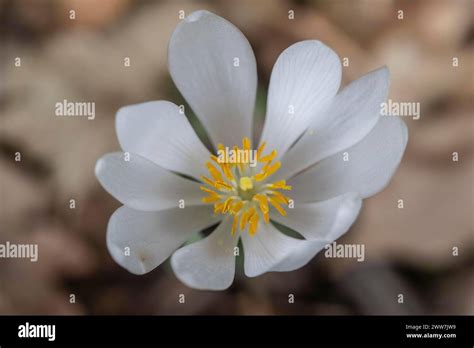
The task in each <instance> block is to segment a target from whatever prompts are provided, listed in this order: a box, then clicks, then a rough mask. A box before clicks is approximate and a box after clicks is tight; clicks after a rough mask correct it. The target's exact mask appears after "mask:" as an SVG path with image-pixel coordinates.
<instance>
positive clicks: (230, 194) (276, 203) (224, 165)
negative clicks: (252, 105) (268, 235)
mask: <svg viewBox="0 0 474 348" xmlns="http://www.w3.org/2000/svg"><path fill="white" fill-rule="evenodd" d="M217 148H218V156H214V155H212V156H211V161H208V162H207V163H206V166H207V169H208V170H209V174H210V177H211V178H208V177H205V176H202V177H201V179H202V180H203V181H204V182H205V183H206V185H203V186H201V190H202V191H204V192H205V193H206V194H207V195H206V196H205V197H204V198H203V199H202V201H203V202H204V203H210V204H214V212H215V213H219V214H228V215H232V216H233V217H234V221H233V223H232V231H231V232H232V234H234V233H235V232H236V231H237V229H240V231H245V229H246V228H247V226H248V231H249V233H250V235H254V234H255V233H256V232H257V229H258V223H259V221H260V220H263V221H264V222H265V223H269V222H270V214H269V211H270V206H271V207H273V208H274V209H275V210H276V211H278V212H279V213H280V214H281V215H282V216H285V215H286V211H285V209H284V208H283V206H287V205H288V204H289V202H290V199H289V198H288V197H286V196H285V195H283V194H282V193H281V192H280V191H281V190H291V186H288V185H287V184H286V181H285V180H279V181H276V182H273V183H267V182H266V179H267V178H268V177H270V176H271V175H272V174H274V173H275V172H276V171H277V170H278V169H279V168H280V166H281V163H280V161H276V162H273V160H274V159H275V157H276V156H277V152H276V151H275V150H273V151H272V152H271V153H270V154H268V155H265V156H263V155H262V153H263V150H264V148H265V143H262V145H260V147H259V148H258V150H251V146H250V140H249V138H244V139H243V140H242V148H239V147H238V146H234V147H232V148H228V147H224V145H222V144H219V145H218V146H217Z"/></svg>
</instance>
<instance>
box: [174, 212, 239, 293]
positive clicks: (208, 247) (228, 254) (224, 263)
mask: <svg viewBox="0 0 474 348" xmlns="http://www.w3.org/2000/svg"><path fill="white" fill-rule="evenodd" d="M231 221H232V219H230V218H229V217H227V218H225V219H224V220H223V221H222V223H221V224H220V225H219V226H218V227H217V228H216V230H215V231H214V232H212V233H211V234H210V235H209V236H208V237H207V238H205V239H202V240H200V241H198V242H196V243H193V244H190V245H187V246H185V247H183V248H181V249H179V250H177V251H176V252H175V253H174V254H173V256H172V257H171V267H173V271H174V273H175V274H176V277H178V279H179V280H181V281H182V282H183V283H184V284H186V285H187V286H189V287H192V288H195V289H201V290H224V289H227V288H228V287H229V286H230V285H231V284H232V282H233V280H234V274H235V256H234V248H235V246H236V245H237V242H238V240H239V237H238V235H237V234H236V235H234V236H233V235H232V233H231V225H232V224H231Z"/></svg>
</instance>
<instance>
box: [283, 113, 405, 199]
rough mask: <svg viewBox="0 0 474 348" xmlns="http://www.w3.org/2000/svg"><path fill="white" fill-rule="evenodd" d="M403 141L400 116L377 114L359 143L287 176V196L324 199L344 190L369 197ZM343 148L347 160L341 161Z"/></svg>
mask: <svg viewBox="0 0 474 348" xmlns="http://www.w3.org/2000/svg"><path fill="white" fill-rule="evenodd" d="M407 141H408V131H407V127H406V125H405V123H404V122H403V121H402V120H401V119H399V118H396V117H393V116H384V117H381V118H380V120H379V122H377V125H376V126H375V127H374V129H373V130H372V131H371V132H370V133H369V134H368V135H367V136H366V137H365V138H364V139H362V140H361V141H360V142H359V143H357V144H356V145H354V146H352V147H351V148H349V149H347V150H345V151H344V152H339V153H337V154H335V155H332V156H331V157H328V158H326V159H324V160H322V161H321V162H319V163H317V164H316V165H314V166H313V167H311V168H310V169H308V170H307V171H305V172H302V173H301V174H298V175H297V176H295V177H294V178H292V179H291V180H289V184H290V185H292V186H293V189H292V191H291V197H292V198H293V199H294V201H295V202H299V203H304V202H314V201H324V200H326V199H329V198H332V197H335V196H338V195H341V194H343V193H346V192H357V193H359V195H360V196H361V197H362V198H367V197H370V196H372V195H374V194H376V193H377V192H380V191H381V190H383V189H384V188H385V186H386V185H387V184H388V183H389V181H390V179H391V177H392V176H393V174H394V173H395V170H396V169H397V167H398V165H399V163H400V161H401V159H402V156H403V152H404V151H405V147H406V144H407ZM345 152H347V155H348V156H349V157H348V161H344V157H345Z"/></svg>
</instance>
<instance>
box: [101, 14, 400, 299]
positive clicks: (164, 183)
mask: <svg viewBox="0 0 474 348" xmlns="http://www.w3.org/2000/svg"><path fill="white" fill-rule="evenodd" d="M169 70H170V73H171V76H172V78H173V81H174V82H175V84H176V86H177V87H178V89H179V90H180V92H181V93H182V94H183V96H184V97H185V98H186V100H187V102H188V103H189V105H190V106H191V108H192V109H193V111H194V112H195V113H196V115H197V116H198V118H199V119H200V121H201V122H202V124H203V125H204V127H205V129H206V131H207V133H208V135H209V138H210V139H211V141H212V143H213V145H214V146H215V149H214V150H213V153H211V152H209V150H208V149H207V148H206V147H205V146H204V145H203V144H202V142H201V141H200V140H199V138H198V137H197V135H196V134H195V133H194V131H193V129H192V127H191V126H190V124H189V122H188V120H187V118H186V116H185V115H184V113H183V112H182V110H181V109H180V108H179V107H178V106H177V105H175V104H173V103H171V102H167V101H155V102H148V103H143V104H137V105H131V106H127V107H124V108H121V109H120V110H119V111H118V113H117V118H116V128H117V134H118V139H119V142H120V145H121V147H122V150H123V151H124V152H118V153H111V154H107V155H105V156H103V157H102V158H101V159H99V160H98V162H97V165H96V175H97V178H98V179H99V181H100V183H101V184H102V185H103V187H104V188H105V189H106V190H107V191H108V192H109V193H110V194H112V195H113V196H114V197H115V198H117V199H118V200H119V201H120V202H121V203H123V205H124V206H123V207H121V208H119V209H118V210H117V211H116V212H115V213H114V214H113V215H112V217H111V218H110V221H109V225H108V230H107V245H108V248H109V251H110V253H111V255H112V257H113V258H114V259H115V261H117V262H118V263H119V264H120V265H121V266H123V267H124V268H126V269H127V270H129V271H130V272H132V273H135V274H143V273H146V272H149V271H151V270H152V269H154V268H155V267H157V266H158V265H160V264H161V263H162V262H163V261H165V260H166V259H167V258H168V257H170V256H171V266H172V268H173V270H174V272H175V274H176V276H177V277H178V278H179V279H180V280H181V281H183V282H184V283H185V284H187V285H188V286H191V287H194V288H198V289H212V290H220V289H225V288H227V287H229V286H230V285H231V284H232V282H233V279H234V273H235V256H236V254H237V252H236V251H238V247H237V243H238V241H239V240H242V244H243V248H244V269H245V274H246V275H247V276H249V277H254V276H258V275H260V274H263V273H265V272H271V271H276V272H283V271H291V270H295V269H298V268H300V267H302V266H304V265H305V264H307V263H308V262H309V261H310V260H311V259H312V258H313V257H314V256H315V255H316V254H317V253H318V252H319V251H320V250H321V249H322V248H323V247H324V246H325V245H326V244H328V243H331V242H332V241H334V240H336V239H337V238H339V237H340V236H341V235H342V234H344V233H345V232H346V231H347V230H348V229H349V227H350V226H351V225H352V224H353V222H354V221H355V219H356V218H357V215H358V213H359V210H360V207H361V201H362V199H363V198H367V197H369V196H371V195H374V194H375V193H377V192H379V191H381V190H382V189H383V188H384V187H385V186H386V185H387V184H388V182H389V180H390V178H391V177H392V175H393V173H394V172H395V170H396V168H397V166H398V164H399V163H400V161H401V158H402V155H403V152H404V150H405V146H406V143H407V138H408V136H407V130H406V126H405V124H404V123H403V122H402V121H400V120H399V119H398V118H394V117H382V116H381V115H380V104H381V103H382V102H383V101H384V100H385V99H386V97H387V94H388V86H389V74H388V69H387V68H381V69H378V70H375V71H373V72H370V73H368V74H367V75H365V76H362V77H361V78H359V79H358V80H356V81H354V82H352V83H351V84H349V85H348V86H346V87H345V88H343V89H342V90H340V91H339V92H338V90H339V87H340V80H341V65H340V60H339V58H338V56H337V55H336V53H335V52H334V51H332V50H331V49H330V48H329V47H327V46H325V45H324V44H323V43H321V42H319V41H314V40H308V41H302V42H298V43H296V44H294V45H292V46H290V47H289V48H287V49H286V50H285V51H284V52H283V53H282V54H281V55H280V57H279V58H278V60H277V62H276V63H275V66H274V68H273V71H272V75H271V80H270V86H269V93H268V104H267V112H266V119H265V125H264V128H263V131H262V134H261V137H260V143H259V144H258V146H253V145H252V144H251V141H250V139H251V138H252V127H251V125H252V117H253V111H254V103H255V95H256V88H257V73H256V63H255V58H254V55H253V52H252V49H251V47H250V44H249V43H248V41H247V39H246V38H245V37H244V36H243V34H242V33H241V32H240V31H239V30H238V29H237V28H236V27H235V26H233V25H232V24H231V23H229V22H228V21H226V20H225V19H223V18H221V17H219V16H216V15H214V14H212V13H210V12H207V11H197V12H194V13H192V14H190V15H189V16H188V17H187V18H186V19H184V20H183V21H182V22H180V23H179V25H178V26H177V28H176V30H175V32H174V33H173V35H172V37H171V40H170V44H169ZM181 174H183V175H181ZM273 222H277V223H279V224H281V225H285V226H287V227H289V228H291V229H293V230H295V231H297V232H298V233H299V234H300V235H301V236H302V239H298V238H293V237H290V236H288V235H286V234H284V233H282V232H280V230H278V229H277V228H276V227H275V225H274V224H273ZM216 224H217V227H216V228H215V230H214V231H213V232H212V233H211V234H210V235H209V236H207V237H205V238H203V239H201V240H199V241H197V242H194V243H191V244H188V245H185V246H182V245H183V244H184V243H185V242H186V241H187V240H189V239H190V238H191V237H192V236H193V235H194V234H195V233H196V232H198V231H200V230H203V229H204V228H207V227H210V226H214V225H216Z"/></svg>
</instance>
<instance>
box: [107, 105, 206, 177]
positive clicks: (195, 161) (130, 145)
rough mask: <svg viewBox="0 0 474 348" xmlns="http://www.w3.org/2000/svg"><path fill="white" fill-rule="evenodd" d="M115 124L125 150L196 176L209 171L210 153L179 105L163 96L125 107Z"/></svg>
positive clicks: (160, 164) (170, 168)
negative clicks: (207, 165) (164, 99)
mask: <svg viewBox="0 0 474 348" xmlns="http://www.w3.org/2000/svg"><path fill="white" fill-rule="evenodd" d="M116 128H117V135H118V139H119V142H120V145H121V147H122V149H123V151H128V152H133V153H136V154H137V155H140V156H142V157H145V158H147V159H149V160H151V161H153V162H155V163H156V164H158V165H159V166H161V167H163V168H165V169H168V170H172V171H175V172H178V173H183V174H186V175H189V176H194V177H195V178H199V177H200V176H201V175H204V174H206V170H205V169H206V167H205V165H204V164H205V162H206V161H207V160H209V156H210V153H209V151H208V150H207V149H206V147H205V146H204V145H203V144H202V142H201V140H199V138H198V137H197V135H196V133H195V132H194V130H193V128H192V127H191V125H190V124H189V121H188V120H187V118H186V116H185V115H184V113H181V112H180V110H179V107H178V106H177V105H175V104H173V103H171V102H168V101H163V100H162V101H153V102H148V103H142V104H136V105H130V106H126V107H123V108H121V109H120V110H119V111H118V112H117V118H116Z"/></svg>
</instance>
